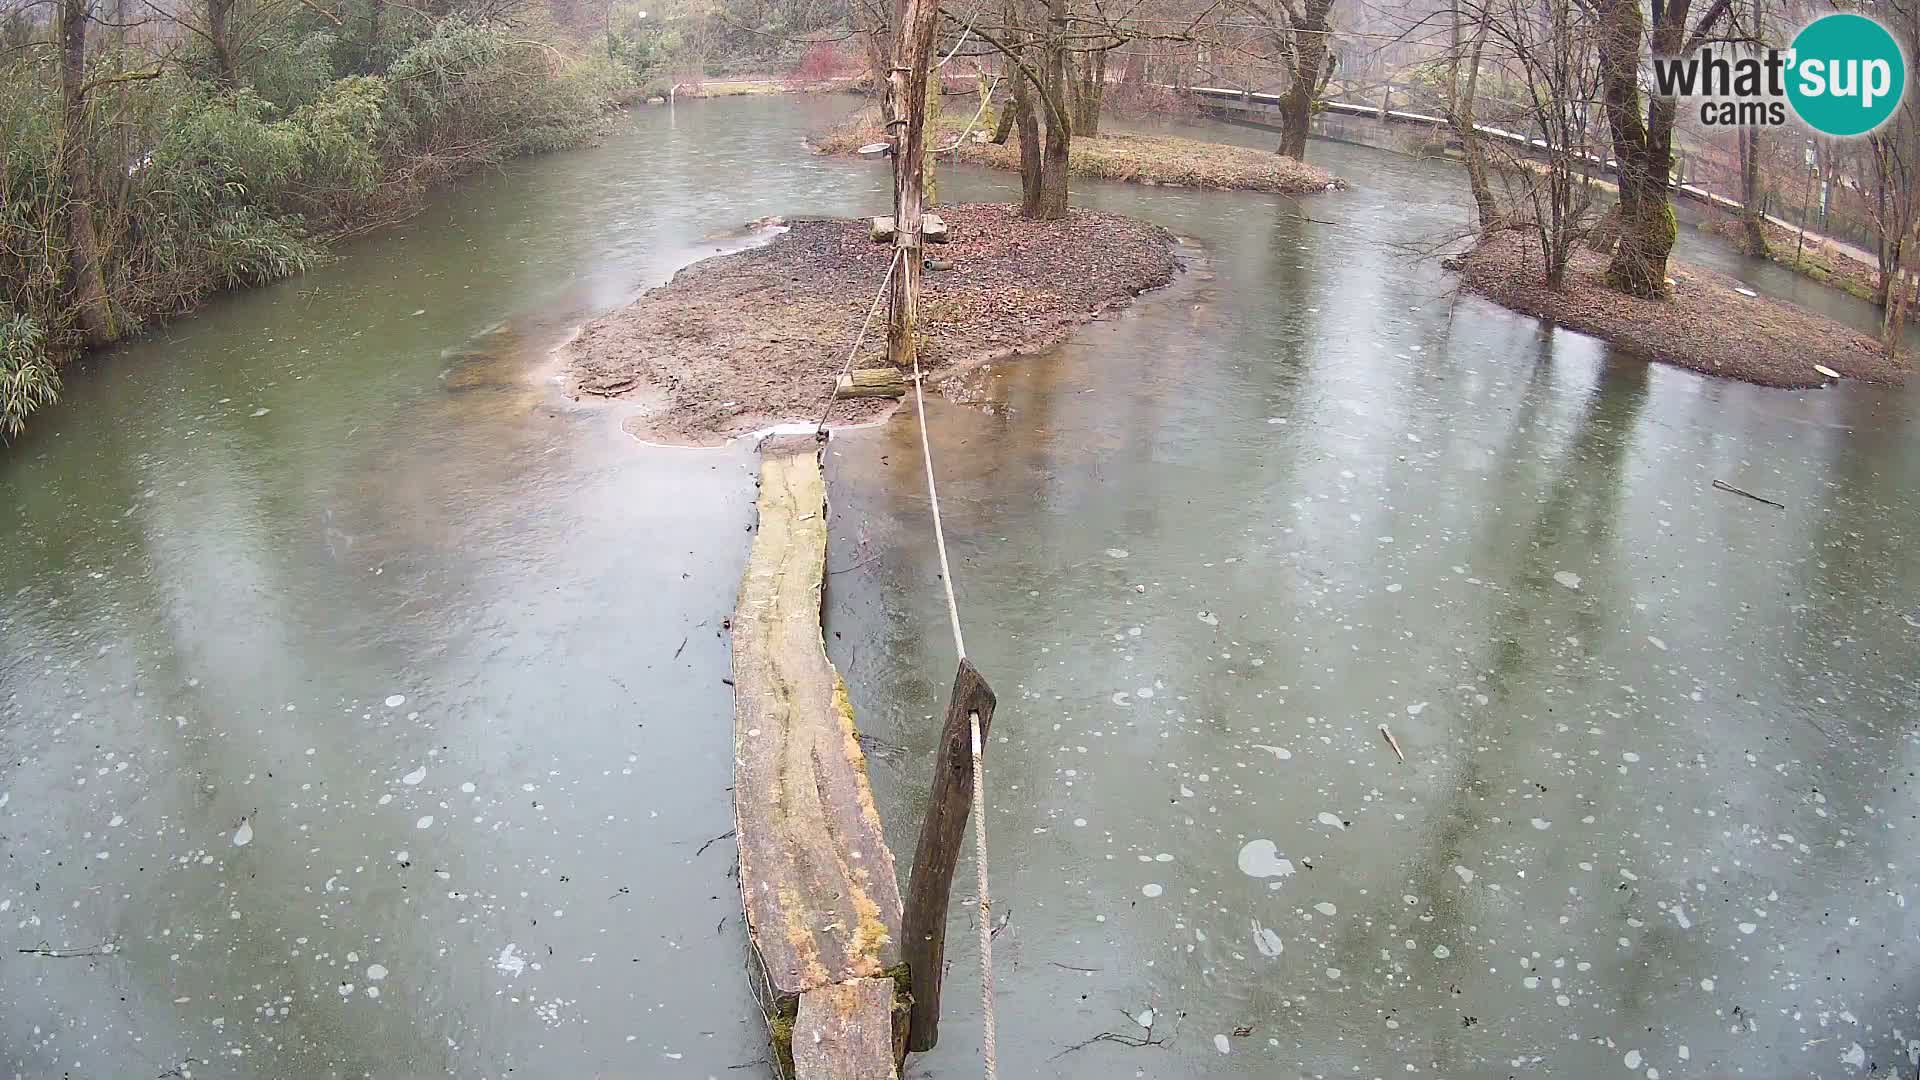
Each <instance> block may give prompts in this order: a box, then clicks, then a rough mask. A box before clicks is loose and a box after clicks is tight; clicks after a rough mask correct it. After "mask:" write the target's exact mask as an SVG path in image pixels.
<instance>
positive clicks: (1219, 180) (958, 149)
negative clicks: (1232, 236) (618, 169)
mask: <svg viewBox="0 0 1920 1080" xmlns="http://www.w3.org/2000/svg"><path fill="white" fill-rule="evenodd" d="M972 117H973V112H972V110H967V112H966V115H965V116H957V115H950V114H942V115H941V117H940V121H939V124H938V125H937V127H938V131H937V133H936V134H935V135H934V136H933V140H932V145H933V146H935V147H939V148H941V149H940V156H939V158H938V160H939V161H941V162H960V163H962V164H968V165H986V166H989V167H991V168H995V169H1007V170H1010V171H1014V172H1018V171H1019V169H1020V148H1019V146H1018V145H1017V143H1018V142H1019V140H1017V139H1008V140H1007V141H1006V142H1005V143H993V142H982V141H980V138H981V137H984V135H985V134H986V132H985V131H984V130H983V127H982V126H976V127H974V128H973V129H972V130H971V131H968V130H967V125H968V123H969V121H970V120H971V119H972ZM963 134H964V135H966V138H965V139H964V140H963V139H962V138H961V136H962V135H963ZM885 138H886V136H885V133H884V132H883V131H882V130H881V128H880V114H879V112H878V111H877V110H874V109H865V110H862V111H860V112H858V113H855V114H854V115H853V116H851V117H849V118H848V119H847V120H845V121H844V122H842V123H840V124H838V125H836V126H835V127H832V128H830V129H828V130H826V131H823V132H820V133H818V134H815V135H814V136H812V137H811V138H810V139H809V140H808V141H809V142H810V143H811V144H812V145H813V148H814V149H815V150H816V151H818V152H819V153H822V154H851V153H853V152H854V151H855V150H856V149H858V148H859V147H861V146H864V145H866V144H869V143H875V142H883V141H885ZM881 160H885V159H884V158H882V159H881ZM1067 171H1068V173H1069V174H1070V175H1072V176H1076V177H1083V178H1086V179H1093V180H1119V181H1122V182H1125V183H1133V184H1149V185H1159V186H1163V187H1190V188H1211V189H1215V190H1221V191H1270V192H1276V193H1279V194H1282V195H1309V194H1314V193H1317V192H1323V191H1333V190H1339V189H1342V188H1345V187H1346V186H1347V182H1346V181H1345V180H1341V179H1339V178H1338V177H1336V176H1334V175H1333V174H1332V173H1330V172H1328V171H1327V170H1325V169H1322V168H1320V167H1319V166H1317V165H1310V164H1308V163H1307V162H1304V161H1299V160H1296V159H1294V158H1290V157H1281V156H1280V155H1278V154H1274V153H1270V152H1268V151H1265V150H1255V149H1253V148H1251V147H1246V146H1229V145H1227V144H1225V143H1212V142H1202V141H1201V140H1199V139H1182V138H1178V137H1176V136H1171V135H1139V134H1130V133H1123V132H1109V133H1107V134H1103V135H1096V136H1093V137H1091V138H1088V137H1081V138H1076V139H1074V140H1073V152H1072V154H1071V156H1069V157H1068V158H1067Z"/></svg>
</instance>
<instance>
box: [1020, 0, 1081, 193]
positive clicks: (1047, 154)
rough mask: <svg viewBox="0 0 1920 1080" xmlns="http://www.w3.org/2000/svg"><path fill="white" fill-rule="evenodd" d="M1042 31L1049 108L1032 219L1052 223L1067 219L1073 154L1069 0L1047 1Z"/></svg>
mask: <svg viewBox="0 0 1920 1080" xmlns="http://www.w3.org/2000/svg"><path fill="white" fill-rule="evenodd" d="M1046 15H1047V20H1046V29H1045V30H1044V31H1042V35H1043V37H1042V46H1041V53H1040V56H1041V65H1042V66H1041V71H1040V78H1041V80H1042V82H1041V84H1040V95H1041V98H1042V102H1041V103H1042V104H1043V105H1044V106H1045V110H1044V111H1045V113H1046V116H1045V120H1046V142H1045V145H1044V147H1043V149H1042V151H1041V155H1040V198H1039V200H1038V202H1037V203H1036V204H1035V206H1034V211H1033V213H1032V214H1030V215H1028V216H1030V217H1034V218H1038V219H1039V220H1041V221H1051V220H1054V219H1056V218H1063V217H1066V216H1067V160H1068V157H1069V155H1071V154H1072V152H1073V119H1072V115H1071V113H1070V104H1071V103H1070V102H1069V100H1068V95H1069V93H1070V91H1069V89H1068V86H1067V79H1068V75H1067V47H1066V42H1065V40H1064V37H1063V35H1064V34H1065V33H1066V27H1067V16H1068V12H1067V0H1047V6H1046Z"/></svg>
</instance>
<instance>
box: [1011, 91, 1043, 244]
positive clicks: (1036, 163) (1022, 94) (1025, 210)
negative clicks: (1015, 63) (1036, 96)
mask: <svg viewBox="0 0 1920 1080" xmlns="http://www.w3.org/2000/svg"><path fill="white" fill-rule="evenodd" d="M1008 111H1009V112H1010V113H1011V114H1012V115H1013V123H1014V127H1015V128H1016V129H1017V130H1018V131H1019V132H1020V214H1021V216H1022V217H1030V218H1032V217H1039V216H1040V159H1041V150H1040V118H1039V117H1038V116H1036V115H1035V114H1034V107H1033V86H1032V80H1030V79H1028V78H1027V76H1026V73H1025V72H1022V71H1019V70H1015V71H1014V73H1013V106H1012V108H1011V109H1010V110H1008Z"/></svg>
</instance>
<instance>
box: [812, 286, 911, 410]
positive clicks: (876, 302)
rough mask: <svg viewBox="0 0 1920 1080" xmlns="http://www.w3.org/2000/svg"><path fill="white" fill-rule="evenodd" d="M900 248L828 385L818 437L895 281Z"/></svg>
mask: <svg viewBox="0 0 1920 1080" xmlns="http://www.w3.org/2000/svg"><path fill="white" fill-rule="evenodd" d="M900 250H901V249H899V248H895V249H894V252H893V258H891V259H889V260H887V272H886V275H885V276H884V277H882V278H881V279H880V290H879V291H878V292H876V293H874V294H873V304H872V305H871V306H869V307H868V308H867V317H866V320H865V321H864V322H862V323H861V324H860V333H858V334H856V335H855V336H854V339H853V348H851V349H848V350H847V362H846V363H844V364H842V365H840V374H839V375H838V376H836V377H835V378H834V380H833V382H832V383H831V384H829V385H828V386H827V403H826V404H825V405H822V406H821V407H820V422H819V423H818V424H816V425H814V428H813V434H814V436H815V437H816V438H817V437H818V436H819V434H820V433H821V432H823V431H825V430H827V415H828V414H829V413H831V412H833V399H834V394H835V391H836V390H838V388H839V386H840V380H841V379H842V378H845V377H846V375H847V373H848V372H850V371H852V370H853V358H854V357H856V356H858V355H860V345H861V343H862V342H864V341H866V340H867V327H869V326H872V325H873V316H874V315H875V313H877V312H878V311H879V310H880V299H881V298H882V297H884V296H886V295H887V286H888V285H891V284H892V283H893V268H894V267H896V266H899V265H900Z"/></svg>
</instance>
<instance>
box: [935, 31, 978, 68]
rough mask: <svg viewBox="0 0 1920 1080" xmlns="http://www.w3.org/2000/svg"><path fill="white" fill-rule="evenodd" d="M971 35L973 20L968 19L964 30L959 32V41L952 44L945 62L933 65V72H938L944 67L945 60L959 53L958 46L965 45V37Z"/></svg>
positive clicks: (945, 64)
mask: <svg viewBox="0 0 1920 1080" xmlns="http://www.w3.org/2000/svg"><path fill="white" fill-rule="evenodd" d="M972 33H973V20H972V19H968V20H967V25H966V28H965V29H963V30H961V31H960V40H959V41H956V42H954V43H953V51H952V52H949V53H947V59H946V60H942V61H940V62H939V63H938V64H935V65H934V67H933V70H935V71H939V70H940V69H941V68H943V67H946V66H947V60H952V59H953V55H954V53H957V52H959V51H960V46H962V45H965V44H966V43H967V36H968V35H969V34H972Z"/></svg>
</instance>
